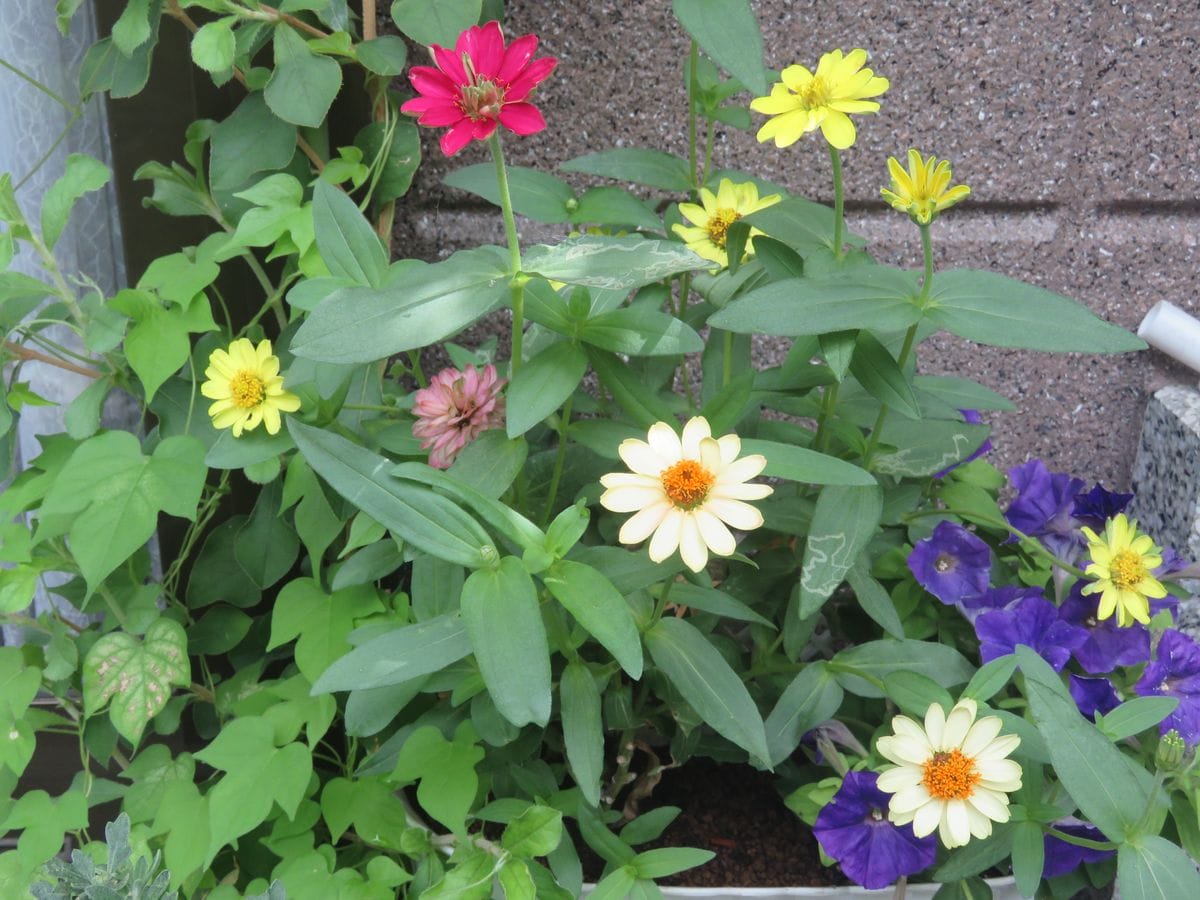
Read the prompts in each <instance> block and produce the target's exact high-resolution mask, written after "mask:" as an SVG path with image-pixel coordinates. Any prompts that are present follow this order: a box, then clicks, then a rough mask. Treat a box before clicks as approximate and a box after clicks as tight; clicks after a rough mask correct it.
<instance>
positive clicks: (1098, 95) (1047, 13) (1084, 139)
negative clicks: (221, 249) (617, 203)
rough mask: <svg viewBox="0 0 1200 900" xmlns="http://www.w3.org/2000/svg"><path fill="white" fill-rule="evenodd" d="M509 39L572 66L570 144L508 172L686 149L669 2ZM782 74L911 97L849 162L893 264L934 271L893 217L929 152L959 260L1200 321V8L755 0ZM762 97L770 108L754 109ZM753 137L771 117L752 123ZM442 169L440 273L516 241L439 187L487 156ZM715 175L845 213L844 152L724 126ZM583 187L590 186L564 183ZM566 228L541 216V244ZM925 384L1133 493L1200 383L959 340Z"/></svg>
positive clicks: (434, 179) (427, 193)
mask: <svg viewBox="0 0 1200 900" xmlns="http://www.w3.org/2000/svg"><path fill="white" fill-rule="evenodd" d="M506 6H507V10H508V11H507V16H508V18H507V23H506V28H507V31H508V33H509V34H510V35H516V34H523V33H526V32H530V31H532V32H536V33H537V34H538V35H539V36H540V37H541V40H542V47H543V52H545V53H547V54H551V55H554V56H557V57H558V58H559V68H558V70H557V71H556V72H555V74H554V75H553V76H552V77H551V78H550V79H549V80H548V81H547V82H546V83H545V84H544V85H543V87H542V88H540V89H539V95H538V102H539V104H540V106H541V107H542V109H543V111H544V113H545V115H546V119H547V121H548V123H549V127H548V128H547V130H546V131H544V132H542V133H541V134H539V135H535V136H533V137H529V138H523V139H515V138H514V139H510V140H508V141H506V144H505V146H506V153H507V154H508V158H509V160H510V162H512V163H515V164H518V165H526V166H537V167H541V168H545V169H547V170H550V171H553V170H555V168H556V166H557V165H558V164H559V163H561V162H563V161H565V160H567V159H570V158H571V157H574V156H578V155H580V154H582V153H585V152H590V151H594V150H601V149H606V148H608V147H614V146H626V147H631V146H632V147H638V146H645V147H655V148H660V149H663V150H667V151H670V152H674V153H677V154H680V155H686V153H687V119H686V109H685V100H684V93H683V86H682V85H683V81H682V78H683V76H682V67H683V61H684V58H685V56H686V53H687V46H688V42H687V38H686V36H685V35H684V34H683V32H682V31H681V30H680V29H679V28H678V26H677V25H676V24H675V21H674V18H673V16H672V15H671V10H670V3H669V2H668V0H597V2H590V3H575V2H567V0H509V2H508V3H507V4H506ZM753 6H754V8H755V11H756V14H757V16H758V19H759V22H760V24H761V26H762V30H763V34H764V37H765V40H766V48H767V50H766V52H767V63H768V65H770V66H773V67H775V68H781V67H783V66H785V65H788V64H790V63H792V62H801V63H804V64H805V65H809V66H812V65H815V63H816V61H817V59H818V58H819V56H820V55H821V53H823V52H825V51H827V50H829V49H833V48H835V47H841V48H844V49H846V50H849V49H851V48H853V47H859V46H861V47H865V48H866V49H867V50H869V51H870V53H871V63H870V65H871V66H872V68H874V70H875V71H876V73H877V74H880V75H883V76H886V77H887V78H889V79H890V80H891V89H890V90H889V92H888V93H887V95H886V96H885V97H884V98H883V108H882V110H881V112H880V113H879V114H878V115H875V116H865V117H860V118H859V119H858V123H859V137H858V142H857V143H856V145H855V146H854V147H853V148H852V149H851V150H849V151H848V152H847V153H846V154H845V156H844V163H845V169H846V177H847V184H848V188H847V191H848V194H847V195H848V208H849V212H848V220H849V225H850V227H851V229H852V230H854V231H856V232H858V233H860V234H863V235H864V236H866V237H868V238H870V239H871V241H872V244H873V251H874V253H875V254H876V257H877V258H878V259H880V260H881V261H886V262H893V263H898V264H901V265H916V264H917V263H918V257H919V244H918V240H917V235H916V231H915V229H914V228H912V227H911V226H910V225H908V223H907V220H906V219H905V218H904V217H903V216H901V215H900V214H898V213H894V212H891V211H890V210H889V209H888V208H887V207H885V206H884V204H883V203H882V201H880V200H879V188H880V187H881V186H883V185H885V184H886V183H887V172H886V158H887V156H889V155H896V156H901V155H902V154H903V153H904V152H905V151H906V150H907V149H908V148H909V147H913V146H915V147H917V148H919V149H921V150H923V151H924V152H926V153H934V154H936V155H938V156H939V157H944V158H947V159H949V160H950V161H951V162H952V165H953V167H954V175H955V180H956V181H957V182H961V183H965V184H968V185H970V186H971V188H972V191H973V194H972V196H971V197H970V198H969V200H968V201H966V202H965V203H964V204H962V205H961V206H959V207H957V208H956V209H954V210H953V211H951V212H950V213H948V214H946V215H945V216H944V217H943V218H942V219H941V220H939V221H938V222H937V223H935V225H934V240H935V247H936V250H937V259H938V264H939V265H941V266H970V267H975V268H984V269H994V270H996V271H999V272H1003V273H1005V274H1009V275H1012V276H1014V277H1018V278H1022V279H1024V280H1027V281H1030V282H1033V283H1035V284H1038V285H1041V286H1043V287H1046V288H1049V289H1051V290H1055V291H1059V292H1061V293H1064V294H1067V295H1068V296H1071V297H1074V298H1075V299H1077V300H1079V301H1081V302H1083V303H1085V304H1087V305H1088V306H1089V307H1090V308H1091V309H1092V310H1093V311H1095V312H1096V313H1097V314H1098V315H1101V316H1103V317H1105V318H1106V319H1109V320H1110V321H1113V322H1116V323H1118V324H1120V325H1122V326H1124V327H1127V328H1130V329H1135V328H1136V327H1137V324H1138V322H1139V321H1140V320H1141V317H1142V316H1143V315H1144V314H1145V312H1146V311H1147V310H1148V309H1149V308H1150V307H1151V306H1152V305H1153V304H1154V303H1155V302H1156V301H1158V300H1161V299H1166V300H1170V301H1171V302H1173V303H1175V304H1176V305H1178V306H1180V307H1181V308H1183V309H1185V310H1187V311H1189V312H1191V313H1192V314H1193V315H1196V314H1200V301H1198V300H1197V298H1196V295H1195V291H1194V287H1193V282H1194V279H1195V274H1196V271H1197V263H1198V262H1200V256H1198V250H1197V242H1198V241H1200V94H1198V93H1197V91H1196V90H1195V85H1196V83H1197V81H1200V62H1198V61H1197V56H1196V50H1197V45H1198V43H1200V4H1198V3H1197V2H1196V0H1186V2H1157V3H1154V2H1141V0H1137V2H1116V0H1092V2H1089V0H1073V2H1055V0H1035V2H1028V0H1025V2H1022V0H923V2H911V0H902V2H893V3H866V2H863V0H846V2H843V3H830V2H820V0H760V2H754V3H753ZM746 100H747V102H748V100H749V97H748V96H747V97H746ZM755 121H756V123H757V122H759V121H761V117H760V116H757V115H756V116H755ZM435 138H436V134H434V133H432V132H426V134H425V135H424V142H425V143H424V147H425V152H426V160H427V161H426V164H425V165H424V166H423V167H422V170H421V172H420V174H419V180H418V183H417V185H416V186H415V188H414V191H413V193H412V194H410V196H409V197H408V198H407V200H406V201H405V203H404V205H403V206H402V207H401V209H400V211H399V216H400V221H399V223H398V225H397V231H396V243H397V248H396V249H397V250H398V251H399V252H401V253H404V254H407V255H414V256H421V257H424V258H427V259H434V258H438V257H439V256H445V255H447V254H449V253H450V252H452V251H453V250H455V249H457V248H459V247H461V246H466V245H471V244H474V243H477V242H479V241H480V240H497V241H498V240H500V239H501V237H502V235H501V232H500V229H499V225H498V221H497V220H496V218H495V216H494V213H493V212H492V211H490V210H488V209H487V208H486V207H485V206H483V205H480V204H479V203H477V202H475V201H473V198H470V197H467V196H465V195H463V194H461V193H460V192H457V191H452V190H449V189H446V188H444V187H442V186H441V185H440V179H441V177H442V176H443V175H444V174H445V173H446V172H447V171H449V170H451V169H453V168H456V167H458V166H462V165H468V164H471V163H475V162H481V161H483V160H485V159H486V156H485V152H486V151H485V149H484V148H483V147H482V146H481V145H475V146H473V147H471V148H468V150H466V151H464V152H463V153H460V154H459V155H458V156H457V157H455V158H454V159H453V160H449V161H447V160H445V159H444V158H443V157H442V156H441V154H440V151H439V150H438V149H437V145H436V140H435ZM715 159H716V163H717V165H719V166H721V167H724V168H736V169H743V170H749V171H753V172H756V173H759V174H761V176H762V177H764V178H768V179H771V180H773V181H777V182H780V183H782V184H784V185H786V186H787V187H788V188H789V189H791V190H793V191H797V192H800V193H804V194H806V195H808V196H811V197H814V198H815V199H820V200H825V201H829V200H830V199H831V188H830V179H829V163H828V158H827V154H826V150H825V147H824V144H823V142H822V141H821V140H820V139H819V138H818V137H816V136H809V137H808V138H806V139H805V140H803V141H801V142H800V143H798V144H796V145H794V146H793V147H790V148H788V149H786V150H777V149H775V147H774V146H773V145H763V146H760V145H758V144H757V143H756V142H755V140H754V137H753V134H752V133H750V134H747V133H743V132H739V131H736V130H733V129H728V128H723V129H722V130H721V131H719V132H718V135H717V140H716V151H715ZM566 177H567V179H568V180H572V181H573V183H576V184H583V182H582V181H578V180H576V179H578V176H569V175H568V176H566ZM554 233H555V232H554V231H553V230H551V229H548V228H547V227H546V226H540V225H537V224H536V223H529V222H525V223H522V237H523V240H525V241H527V242H536V241H539V240H545V239H547V238H548V237H551V236H553V234H554ZM921 366H922V369H923V370H924V371H926V372H930V373H955V374H962V375H967V376H970V377H973V378H976V379H978V380H979V381H981V382H983V383H985V384H987V385H989V386H990V387H992V388H994V389H996V390H998V391H1000V392H1001V393H1003V394H1005V395H1007V396H1008V397H1009V398H1010V399H1012V400H1013V401H1014V402H1015V403H1016V404H1017V406H1018V407H1019V410H1018V411H1017V412H1013V413H1006V414H997V415H993V416H992V417H991V419H990V421H991V422H992V424H993V425H994V427H995V434H994V436H993V443H994V444H995V445H996V451H995V454H994V456H993V461H994V462H996V463H997V464H998V465H1001V466H1002V467H1008V466H1012V465H1016V464H1018V463H1020V462H1023V461H1024V460H1026V459H1028V458H1030V457H1032V456H1041V457H1042V458H1044V459H1045V460H1046V461H1047V463H1048V464H1049V465H1050V466H1051V467H1052V468H1055V469H1063V470H1068V471H1071V472H1074V473H1075V474H1077V475H1079V476H1080V477H1083V478H1086V479H1089V480H1100V481H1102V482H1103V483H1104V484H1106V485H1108V486H1110V487H1126V486H1127V485H1128V483H1129V476H1130V470H1131V467H1132V464H1133V459H1134V453H1135V451H1136V447H1137V442H1138V433H1139V428H1140V425H1141V421H1142V412H1143V409H1144V408H1145V405H1146V402H1147V400H1148V398H1149V396H1150V394H1151V393H1152V392H1153V391H1154V390H1155V389H1157V388H1158V387H1161V386H1162V385H1164V384H1168V383H1172V382H1177V383H1194V382H1195V381H1196V380H1197V378H1198V377H1200V376H1197V375H1196V374H1195V373H1192V372H1189V371H1187V370H1185V369H1183V368H1182V367H1179V366H1176V365H1173V364H1172V363H1171V362H1170V361H1169V360H1167V359H1166V358H1165V357H1163V356H1162V355H1161V354H1158V353H1157V352H1155V351H1147V352H1143V353H1140V354H1131V355H1124V356H1115V357H1114V356H1086V355H1078V354H1071V355H1065V356H1047V355H1044V354H1036V353H1032V352H1026V351H1010V350H998V349H992V348H982V347H977V346H974V345H972V344H969V343H967V342H965V341H961V340H959V339H957V338H950V337H948V336H946V335H941V336H938V337H936V338H934V339H933V340H931V341H930V342H929V343H928V344H926V345H925V348H924V352H923V356H922V357H921Z"/></svg>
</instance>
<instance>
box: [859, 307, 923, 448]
mask: <svg viewBox="0 0 1200 900" xmlns="http://www.w3.org/2000/svg"><path fill="white" fill-rule="evenodd" d="M916 337H917V324H916V323H915V322H914V323H913V324H912V325H910V326H909V329H908V331H906V332H905V333H904V345H903V346H902V347H901V348H900V355H899V356H898V357H896V365H897V366H898V367H899V368H901V369H903V368H904V364H905V363H906V362H908V354H909V353H910V352H911V351H912V345H913V341H914V340H916ZM889 412H891V408H890V407H889V406H888V405H887V404H886V403H884V404H883V405H882V406H880V407H879V415H878V416H876V417H875V425H874V427H873V428H872V429H871V436H870V437H869V438H867V449H866V451H865V452H864V453H863V468H864V469H867V470H868V471H869V470H870V468H871V458H872V457H873V456H874V455H875V449H876V448H877V447H878V446H879V433H880V432H881V431H882V430H883V423H884V422H886V421H887V417H888V413H889Z"/></svg>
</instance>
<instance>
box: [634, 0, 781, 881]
mask: <svg viewBox="0 0 1200 900" xmlns="http://www.w3.org/2000/svg"><path fill="white" fill-rule="evenodd" d="M671 7H672V9H674V11H675V18H677V19H678V20H679V22H680V24H681V25H683V27H684V28H685V29H687V32H688V34H690V35H691V36H692V37H693V38H694V39H695V41H696V43H697V44H699V45H700V47H701V49H703V50H704V52H705V53H707V54H708V55H709V56H711V57H712V59H713V61H714V62H715V63H717V65H719V66H720V67H721V68H723V69H724V70H725V71H727V72H728V73H729V74H730V75H732V76H733V77H734V78H736V79H737V80H738V81H740V82H741V83H742V84H744V85H745V86H746V89H747V90H749V91H750V92H751V93H752V94H754V95H756V96H758V95H761V94H765V93H767V76H766V73H765V71H764V70H763V41H762V34H761V33H760V32H759V30H758V22H756V21H755V19H754V11H753V10H752V9H751V8H750V4H749V3H748V2H746V0H672V3H671ZM642 877H643V878H651V877H653V876H651V875H642Z"/></svg>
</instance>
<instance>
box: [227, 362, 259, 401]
mask: <svg viewBox="0 0 1200 900" xmlns="http://www.w3.org/2000/svg"><path fill="white" fill-rule="evenodd" d="M265 394H266V385H264V384H263V380H262V379H261V378H259V377H258V373H257V372H254V371H252V370H250V369H242V370H241V371H240V372H238V373H237V374H236V375H234V376H233V378H231V379H229V397H230V399H231V400H232V401H233V405H234V406H236V407H237V408H238V409H253V408H254V407H256V406H258V404H260V403H262V401H263V397H264V396H265Z"/></svg>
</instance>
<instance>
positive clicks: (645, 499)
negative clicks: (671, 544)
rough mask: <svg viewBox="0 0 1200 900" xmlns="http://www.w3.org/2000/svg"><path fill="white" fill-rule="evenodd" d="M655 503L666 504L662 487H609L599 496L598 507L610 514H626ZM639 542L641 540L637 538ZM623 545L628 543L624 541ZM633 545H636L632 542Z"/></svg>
mask: <svg viewBox="0 0 1200 900" xmlns="http://www.w3.org/2000/svg"><path fill="white" fill-rule="evenodd" d="M657 503H667V504H668V505H669V503H670V501H668V500H667V497H666V495H665V494H664V493H663V490H662V487H661V486H659V487H642V486H637V485H625V486H623V487H610V488H609V489H608V490H607V491H605V492H604V493H603V494H601V495H600V505H601V506H603V507H604V508H605V509H608V510H611V511H612V512H619V513H627V512H634V511H635V510H639V509H645V508H646V507H647V506H653V505H655V504H657ZM638 540H641V538H638ZM624 543H629V542H628V541H624ZM633 543H637V541H634V542H633Z"/></svg>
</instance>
